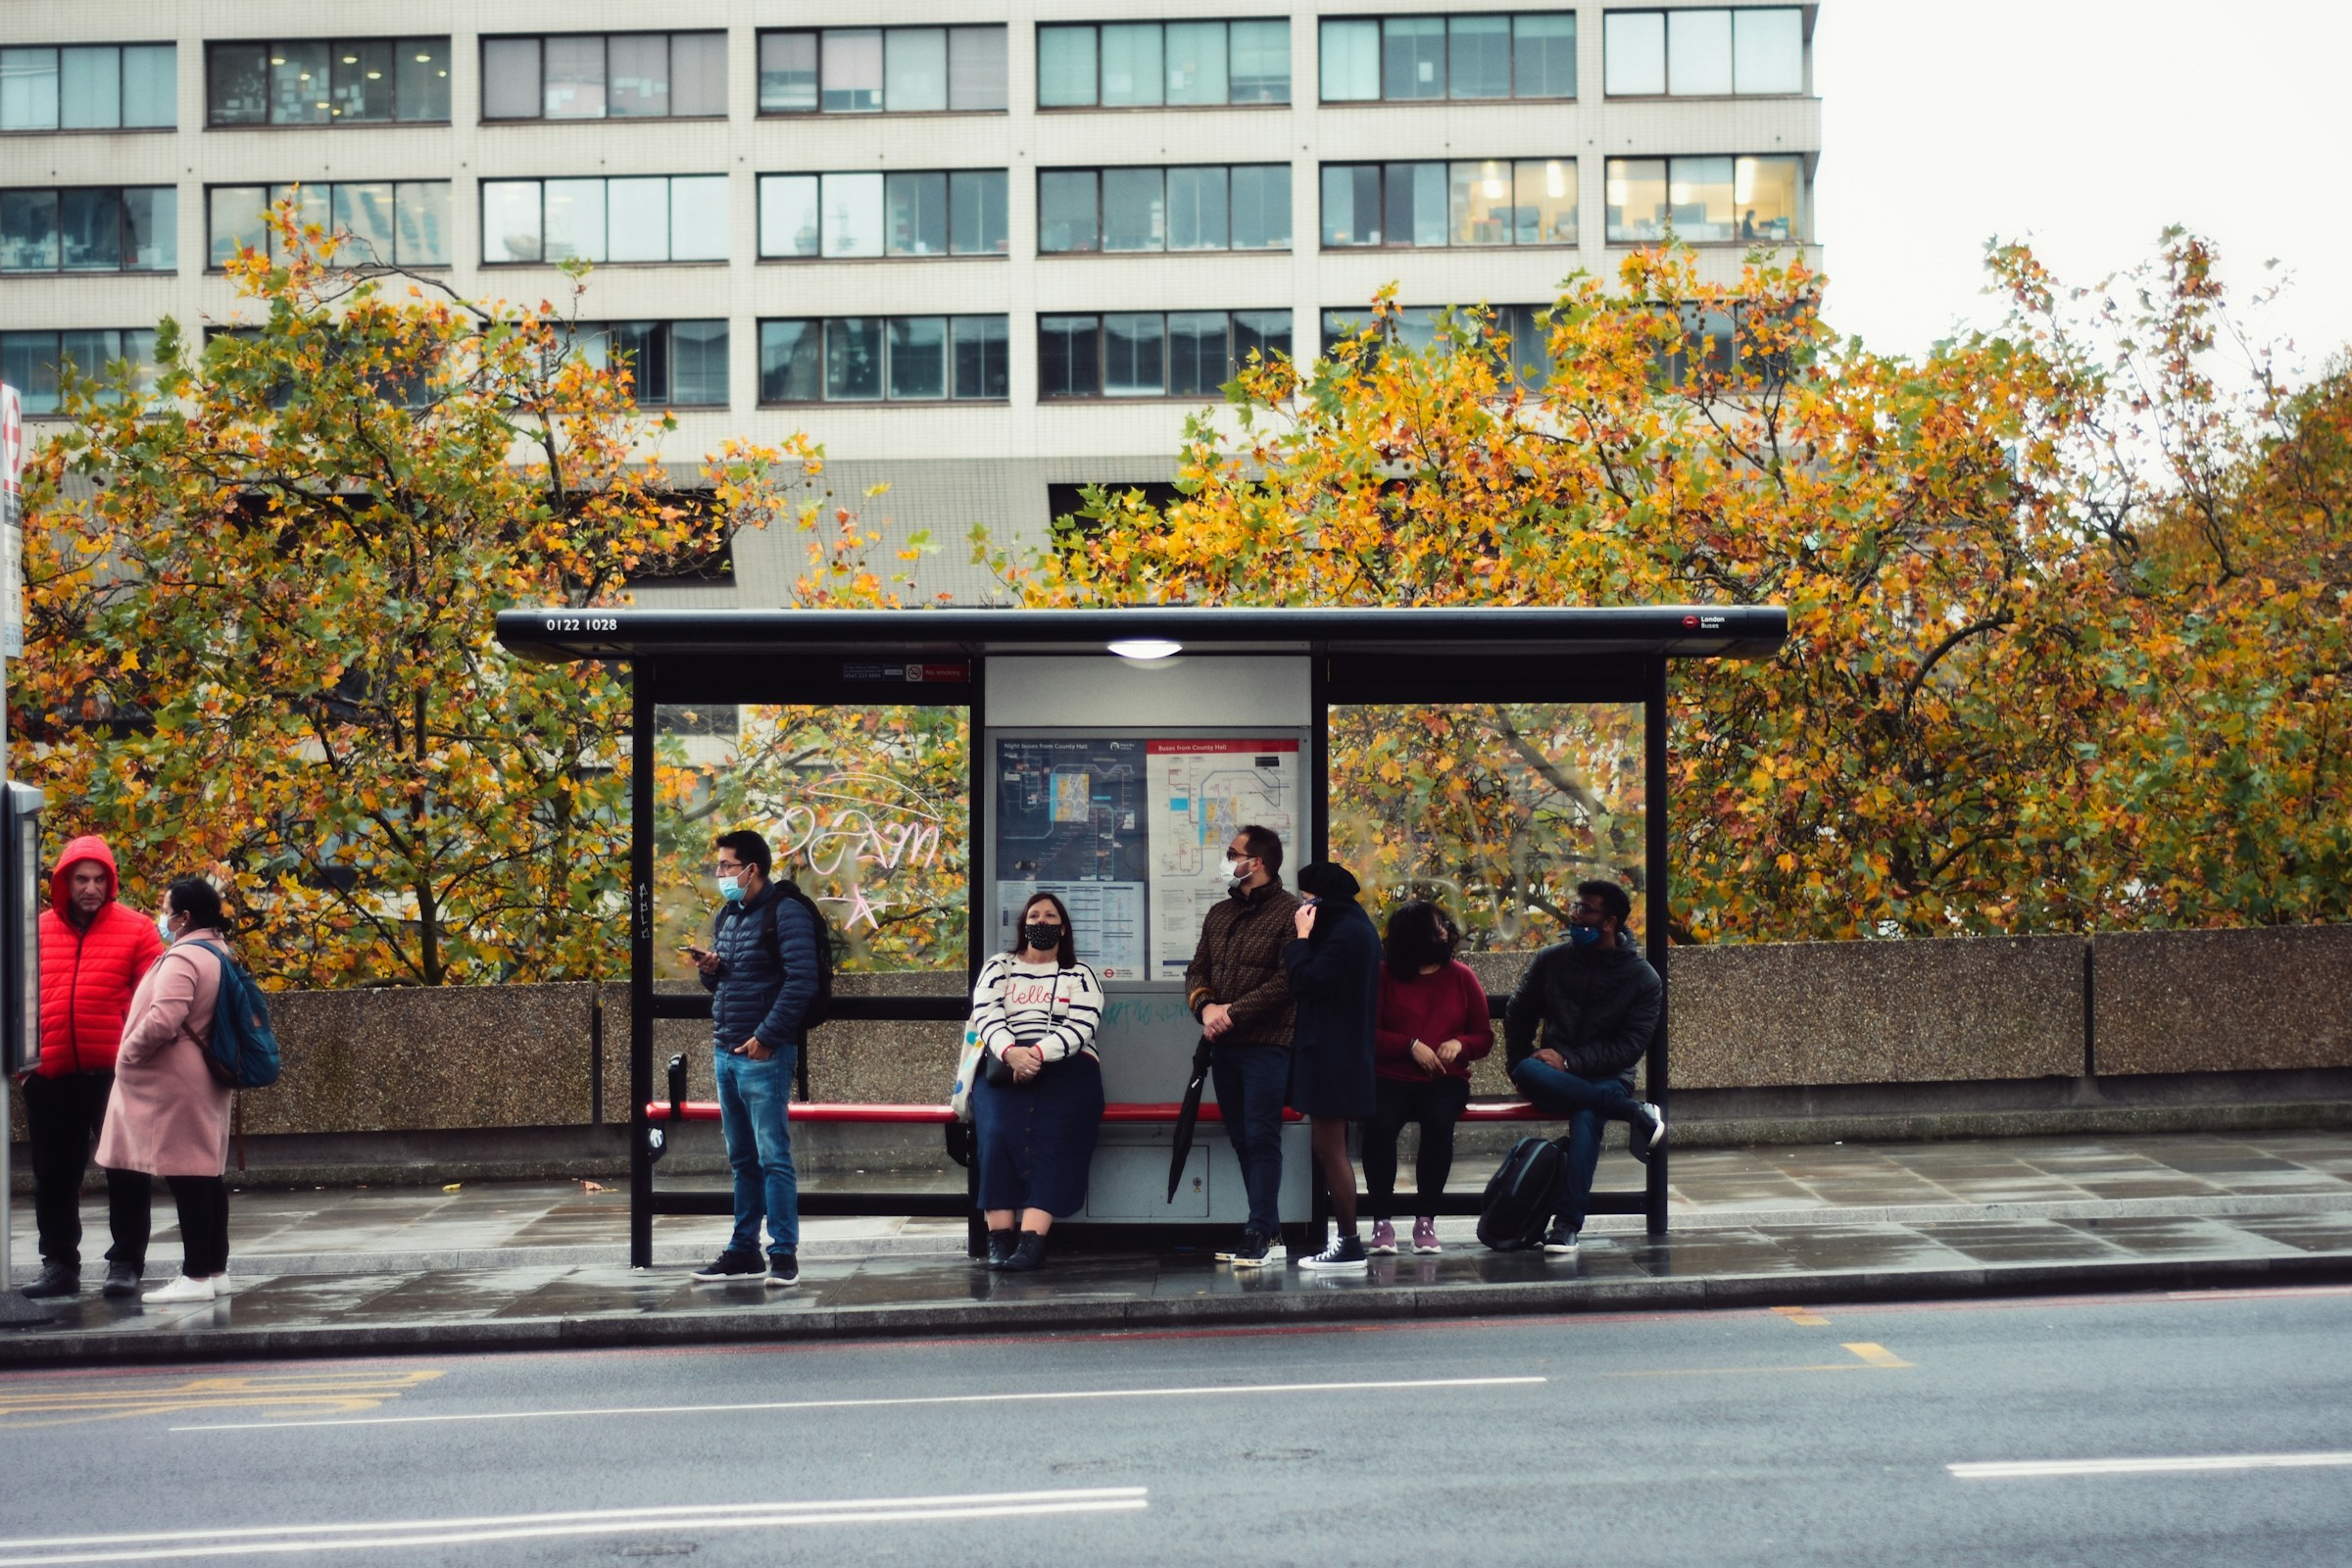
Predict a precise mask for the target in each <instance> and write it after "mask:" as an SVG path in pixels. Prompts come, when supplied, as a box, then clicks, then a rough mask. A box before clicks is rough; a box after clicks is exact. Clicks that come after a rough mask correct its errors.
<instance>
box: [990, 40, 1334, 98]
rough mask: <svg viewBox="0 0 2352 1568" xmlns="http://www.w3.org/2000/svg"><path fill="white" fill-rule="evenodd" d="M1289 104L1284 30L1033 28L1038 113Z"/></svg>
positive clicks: (1287, 46)
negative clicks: (1034, 33) (1035, 31)
mask: <svg viewBox="0 0 2352 1568" xmlns="http://www.w3.org/2000/svg"><path fill="white" fill-rule="evenodd" d="M1290 101H1291V25H1290V23H1289V22H1287V21H1268V22H1165V23H1162V22H1115V23H1103V24H1101V25H1096V24H1093V23H1085V24H1080V25H1074V26H1072V25H1041V26H1039V28H1038V29H1037V106H1038V107H1039V108H1040V109H1143V108H1152V109H1156V108H1159V107H1162V106H1170V107H1177V108H1188V107H1194V106H1207V105H1223V104H1287V103H1289V102H1290Z"/></svg>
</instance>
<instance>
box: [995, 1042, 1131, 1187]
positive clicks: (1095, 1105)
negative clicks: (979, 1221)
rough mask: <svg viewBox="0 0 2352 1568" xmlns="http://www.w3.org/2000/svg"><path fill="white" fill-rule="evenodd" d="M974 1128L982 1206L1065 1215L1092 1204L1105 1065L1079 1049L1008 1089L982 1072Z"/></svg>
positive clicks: (1101, 1122)
mask: <svg viewBox="0 0 2352 1568" xmlns="http://www.w3.org/2000/svg"><path fill="white" fill-rule="evenodd" d="M972 1127H973V1130H974V1132H975V1133H976V1134H977V1135H978V1138H979V1141H980V1206H981V1207H982V1208H984V1209H990V1208H1042V1209H1044V1210H1045V1211H1046V1212H1047V1213H1049V1214H1051V1215H1053V1216H1054V1218H1055V1219H1067V1218H1069V1217H1070V1216H1071V1215H1072V1214H1075V1213H1077V1212H1078V1211H1079V1210H1080V1209H1082V1208H1084V1207H1085V1206H1086V1178H1087V1173H1088V1172H1089V1171H1090V1170H1091V1169H1092V1168H1093V1166H1094V1162H1095V1140H1096V1139H1097V1138H1098V1137H1100V1136H1101V1134H1102V1131H1103V1069H1102V1067H1101V1066H1100V1065H1098V1064H1097V1063H1096V1061H1095V1058H1094V1057H1092V1056H1090V1055H1087V1054H1084V1053H1081V1054H1078V1055H1075V1056H1070V1057H1067V1058H1065V1059H1063V1060H1061V1061H1054V1062H1048V1063H1047V1064H1046V1070H1045V1071H1044V1072H1041V1073H1039V1074H1038V1075H1037V1076H1036V1077H1035V1078H1033V1079H1031V1080H1030V1081H1029V1082H1028V1083H1026V1084H1021V1085H1016V1086H1014V1087H1012V1088H1008V1089H1001V1088H999V1087H998V1086H997V1085H995V1084H992V1083H990V1082H989V1081H988V1079H987V1078H986V1077H985V1076H983V1077H982V1078H981V1080H980V1082H979V1083H977V1084H976V1085H974V1086H973V1088H972Z"/></svg>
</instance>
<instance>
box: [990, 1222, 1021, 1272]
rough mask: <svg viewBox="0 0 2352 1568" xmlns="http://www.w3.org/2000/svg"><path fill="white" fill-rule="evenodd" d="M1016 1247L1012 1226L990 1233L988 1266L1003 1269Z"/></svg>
mask: <svg viewBox="0 0 2352 1568" xmlns="http://www.w3.org/2000/svg"><path fill="white" fill-rule="evenodd" d="M1015 1245H1016V1244H1015V1243H1014V1241H1013V1239H1012V1227H1011V1226H1009V1225H1007V1226H1005V1228H1004V1229H1003V1230H1001V1231H990V1232H989V1233H988V1266H989V1267H990V1268H1003V1267H1004V1266H1005V1263H1006V1262H1007V1261H1009V1260H1010V1258H1011V1257H1012V1252H1013V1248H1014V1246H1015Z"/></svg>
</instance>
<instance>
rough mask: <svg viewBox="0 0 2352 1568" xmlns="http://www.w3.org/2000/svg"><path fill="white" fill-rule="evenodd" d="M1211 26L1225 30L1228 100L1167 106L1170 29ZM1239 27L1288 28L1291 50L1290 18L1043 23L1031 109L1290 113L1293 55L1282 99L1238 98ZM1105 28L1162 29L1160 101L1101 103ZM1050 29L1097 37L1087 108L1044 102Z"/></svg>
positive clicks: (1035, 47) (1295, 69) (1034, 47)
mask: <svg viewBox="0 0 2352 1568" xmlns="http://www.w3.org/2000/svg"><path fill="white" fill-rule="evenodd" d="M1211 23H1213V24H1215V25H1218V26H1220V27H1223V28H1224V29H1225V98H1224V100H1223V101H1222V102H1220V103H1206V104H1172V103H1169V102H1167V90H1168V83H1167V74H1168V65H1167V61H1168V42H1167V37H1168V28H1169V27H1171V26H1196V25H1206V24H1211ZM1237 23H1264V24H1280V25H1281V26H1282V27H1283V29H1284V33H1283V37H1284V44H1285V47H1286V48H1287V47H1288V46H1289V42H1290V35H1289V27H1290V19H1289V18H1288V17H1287V16H1284V17H1265V16H1257V17H1238V16H1237V17H1166V18H1157V19H1153V18H1138V19H1136V20H1134V21H1116V22H1063V21H1059V20H1053V21H1048V20H1045V19H1040V20H1039V21H1038V22H1037V24H1036V25H1035V26H1034V27H1032V28H1031V32H1032V33H1033V37H1032V39H1031V57H1032V62H1031V63H1032V64H1033V65H1034V66H1035V67H1036V73H1037V81H1036V85H1037V97H1038V102H1037V103H1036V104H1034V105H1032V106H1031V107H1032V108H1033V109H1034V110H1035V111H1036V112H1037V113H1038V114H1041V115H1125V114H1154V113H1160V112H1163V111H1173V112H1175V113H1178V114H1192V113H1195V112H1197V111H1201V110H1220V109H1288V108H1290V107H1291V106H1292V105H1294V104H1296V103H1297V102H1298V101H1299V62H1298V57H1297V55H1296V53H1295V52H1294V53H1293V54H1292V56H1291V70H1290V74H1289V77H1288V85H1287V86H1286V88H1285V89H1284V95H1283V96H1282V97H1281V98H1278V99H1277V98H1236V97H1234V96H1233V81H1234V71H1233V28H1234V25H1236V24H1237ZM1106 26H1111V27H1157V28H1158V29H1159V39H1160V41H1159V61H1160V64H1159V93H1160V101H1159V102H1158V103H1149V104H1105V103H1104V102H1103V28H1104V27H1106ZM1048 28H1053V29H1055V30H1058V31H1073V32H1074V31H1077V30H1080V29H1084V30H1086V31H1088V32H1090V33H1092V34H1093V35H1094V62H1095V96H1094V100H1093V102H1091V103H1083V104H1048V103H1046V102H1045V101H1044V99H1045V81H1046V69H1045V54H1046V31H1047V29H1048ZM1177 167H1192V166H1177Z"/></svg>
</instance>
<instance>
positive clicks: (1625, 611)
mask: <svg viewBox="0 0 2352 1568" xmlns="http://www.w3.org/2000/svg"><path fill="white" fill-rule="evenodd" d="M1788 636H1789V613H1788V611H1786V610H1785V609H1782V608H1781V607H1779V606H1776V605H1738V606H1719V605H1643V606H1624V607H1616V606H1612V607H1605V608H1574V609H1558V608H1551V607H1532V606H1510V607H1471V608H1456V607H1443V608H1424V607H1409V608H1393V607H1385V606H1369V607H1317V608H1314V609H1289V608H1283V607H1257V606H1250V607H1230V608H1228V607H1217V608H1213V609H1203V608H1195V607H1189V606H1161V605H1150V606H1134V607H1124V608H1117V609H1099V610H1098V609H1087V610H992V609H970V608H959V609H917V610H722V611H692V610H563V609H555V610H508V611H502V612H500V613H499V616H498V640H499V641H500V642H501V643H502V644H504V645H505V646H506V647H507V648H509V649H510V650H512V651H513V652H515V653H516V654H519V655H521V656H522V657H524V658H526V659H534V660H540V661H545V662H564V661H568V660H579V659H625V660H631V661H636V660H645V659H653V660H657V661H659V660H662V659H664V658H670V657H677V658H682V659H685V660H688V661H693V662H700V661H702V660H708V659H712V658H725V657H729V656H736V657H741V656H751V657H754V658H759V657H761V656H767V657H778V656H793V655H812V654H820V653H821V654H823V655H825V656H828V657H834V658H841V659H874V660H937V661H948V662H952V661H960V660H969V659H976V658H988V657H991V656H996V655H1005V654H1060V655H1074V654H1087V653H1115V652H1118V650H1116V649H1113V648H1112V647H1111V645H1112V644H1113V643H1133V642H1138V641H1144V640H1152V641H1165V642H1172V643H1175V644H1178V645H1180V647H1181V648H1182V649H1183V650H1184V651H1185V652H1187V653H1194V654H1243V653H1249V654H1284V653H1296V654H1300V655H1307V654H1322V655H1326V656H1328V657H1330V658H1332V659H1334V660H1335V661H1337V660H1344V659H1364V660H1372V661H1381V662H1386V661H1390V660H1397V659H1422V658H1437V659H1443V660H1447V661H1453V660H1461V659H1476V660H1500V661H1507V660H1516V659H1531V658H1533V659H1543V658H1560V657H1567V656H1577V655H1592V656H1608V657H1614V658H1632V659H1641V658H1649V659H1656V658H1666V659H1763V658H1769V657H1770V656H1772V655H1773V654H1775V653H1777V652H1778V651H1779V650H1780V648H1781V646H1782V644H1783V643H1785V642H1786V641H1787V640H1788Z"/></svg>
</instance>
